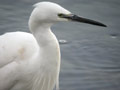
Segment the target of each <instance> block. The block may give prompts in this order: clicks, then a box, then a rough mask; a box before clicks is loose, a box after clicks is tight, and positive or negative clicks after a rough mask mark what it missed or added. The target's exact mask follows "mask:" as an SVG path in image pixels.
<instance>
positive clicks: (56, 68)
mask: <svg viewBox="0 0 120 90" xmlns="http://www.w3.org/2000/svg"><path fill="white" fill-rule="evenodd" d="M34 7H35V8H34V10H33V12H32V14H31V16H30V19H29V23H28V24H29V30H30V31H31V34H30V33H27V32H20V31H17V32H9V33H6V34H3V35H1V36H0V90H53V89H54V88H55V87H56V89H59V72H60V57H61V56H60V48H59V43H58V40H57V38H56V36H55V35H54V34H53V32H52V31H51V29H50V28H51V26H52V25H53V24H54V23H56V22H59V21H77V22H82V23H88V24H93V25H98V26H103V27H106V25H104V24H102V23H100V22H97V21H94V20H90V19H86V18H82V17H80V16H77V15H74V14H72V13H71V12H70V11H68V10H66V9H64V8H63V7H61V6H60V5H58V4H56V3H52V2H39V3H37V4H35V5H34Z"/></svg>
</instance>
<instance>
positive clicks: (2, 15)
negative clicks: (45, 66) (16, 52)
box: [0, 0, 120, 90]
mask: <svg viewBox="0 0 120 90" xmlns="http://www.w3.org/2000/svg"><path fill="white" fill-rule="evenodd" d="M39 1H42V0H0V34H3V33H6V32H8V31H9V32H11V31H26V32H29V31H28V26H27V22H28V19H29V15H30V13H31V11H32V9H33V7H32V5H33V4H34V3H36V2H39ZM49 1H53V2H56V3H59V4H60V5H62V6H63V7H65V8H67V9H68V10H70V11H71V12H73V13H76V14H79V15H81V16H84V17H88V18H91V19H94V20H98V21H101V22H103V23H105V24H107V26H108V27H107V28H103V27H97V26H92V25H87V24H80V23H75V22H71V23H65V22H63V23H59V24H56V25H54V26H53V27H52V29H53V32H54V33H55V34H56V36H57V37H58V39H59V40H67V41H68V42H67V43H66V44H61V53H62V64H61V73H60V89H61V90H120V1H119V0H49Z"/></svg>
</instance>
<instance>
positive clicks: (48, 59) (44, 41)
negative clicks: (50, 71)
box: [32, 25, 60, 68]
mask: <svg viewBox="0 0 120 90" xmlns="http://www.w3.org/2000/svg"><path fill="white" fill-rule="evenodd" d="M32 33H33V35H34V37H35V38H36V40H37V43H38V45H39V47H40V56H41V57H40V58H41V61H42V62H41V63H42V64H51V66H56V68H57V65H58V63H59V60H60V48H59V44H58V40H57V38H56V36H55V35H54V34H53V33H52V31H51V30H50V27H49V25H45V26H43V25H42V26H39V27H38V28H37V30H34V31H33V32H32ZM52 64H53V65H52Z"/></svg>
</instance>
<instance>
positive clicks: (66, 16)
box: [30, 2, 106, 27]
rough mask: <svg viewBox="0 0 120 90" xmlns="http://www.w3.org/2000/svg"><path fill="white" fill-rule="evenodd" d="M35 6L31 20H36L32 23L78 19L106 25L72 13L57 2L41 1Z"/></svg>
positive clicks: (78, 20)
mask: <svg viewBox="0 0 120 90" xmlns="http://www.w3.org/2000/svg"><path fill="white" fill-rule="evenodd" d="M34 7H35V9H34V10H33V12H32V14H31V16H30V22H31V21H32V22H34V23H32V24H35V22H37V24H42V25H43V24H46V25H47V24H49V25H51V24H53V23H55V22H59V21H77V22H81V23H87V24H92V25H97V26H103V27H106V25H104V24H102V23H100V22H97V21H94V20H91V19H87V18H83V17H80V16H78V15H75V14H72V13H71V12H70V11H68V10H66V9H64V8H63V7H61V6H60V5H58V4H56V3H52V2H39V3H37V4H35V5H34Z"/></svg>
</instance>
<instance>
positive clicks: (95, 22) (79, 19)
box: [58, 14, 107, 27]
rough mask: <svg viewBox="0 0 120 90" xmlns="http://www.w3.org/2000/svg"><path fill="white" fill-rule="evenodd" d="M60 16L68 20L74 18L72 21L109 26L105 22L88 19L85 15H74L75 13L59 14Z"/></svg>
mask: <svg viewBox="0 0 120 90" xmlns="http://www.w3.org/2000/svg"><path fill="white" fill-rule="evenodd" d="M58 16H59V17H61V18H67V19H68V20H72V21H77V22H82V23H87V24H92V25H97V26H102V27H107V26H106V25H105V24H103V23H101V22H98V21H94V20H91V19H87V18H83V17H80V16H77V15H74V14H59V15H58Z"/></svg>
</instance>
